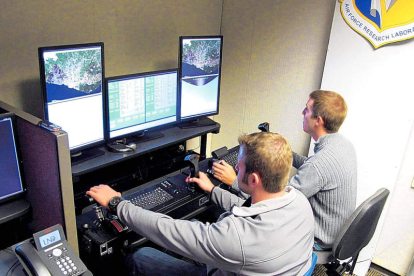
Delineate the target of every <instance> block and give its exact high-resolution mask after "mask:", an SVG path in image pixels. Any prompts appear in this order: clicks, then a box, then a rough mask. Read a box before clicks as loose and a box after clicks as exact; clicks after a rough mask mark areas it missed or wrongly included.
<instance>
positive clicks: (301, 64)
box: [212, 0, 335, 154]
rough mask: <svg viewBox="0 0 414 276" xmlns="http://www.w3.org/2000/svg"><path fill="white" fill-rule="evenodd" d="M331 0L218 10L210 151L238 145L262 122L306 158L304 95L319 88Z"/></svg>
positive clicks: (233, 2) (228, 5)
mask: <svg viewBox="0 0 414 276" xmlns="http://www.w3.org/2000/svg"><path fill="white" fill-rule="evenodd" d="M334 4H335V2H334V1H326V0H317V1H302V0H290V1H271V0H270V1H269V0H266V1H265V0H261V1H253V0H250V1H246V0H243V1H240V0H226V1H224V7H223V24H222V34H223V36H224V53H223V68H222V69H223V78H222V82H221V84H222V86H221V88H222V90H221V92H222V93H221V95H220V106H221V109H220V114H219V115H218V116H215V117H214V119H215V120H216V121H218V122H219V123H220V124H221V125H222V129H221V131H220V135H217V136H213V138H212V148H213V149H217V148H219V147H222V146H228V147H232V146H235V145H237V136H238V135H239V134H241V133H243V132H246V133H250V132H256V131H258V129H257V126H258V125H259V124H260V123H262V122H269V123H270V130H271V131H273V132H278V133H280V134H282V135H284V136H285V137H286V138H287V139H289V141H290V143H291V146H292V148H293V149H294V150H295V151H297V152H300V153H302V154H306V153H307V150H308V147H309V135H307V134H306V133H304V132H303V131H302V119H303V116H302V114H301V113H302V110H303V108H304V107H305V104H306V101H307V100H308V95H309V93H310V92H312V91H313V90H315V89H318V88H319V87H320V82H321V79H322V71H323V63H324V60H325V54H326V49H327V43H328V37H329V31H330V28H331V22H332V14H333V8H334Z"/></svg>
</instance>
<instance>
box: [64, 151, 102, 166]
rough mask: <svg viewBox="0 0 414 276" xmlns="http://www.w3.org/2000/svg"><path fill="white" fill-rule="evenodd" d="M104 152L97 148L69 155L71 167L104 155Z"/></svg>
mask: <svg viewBox="0 0 414 276" xmlns="http://www.w3.org/2000/svg"><path fill="white" fill-rule="evenodd" d="M104 154H105V152H104V151H103V150H100V149H98V148H94V149H85V150H82V151H79V152H76V153H73V154H72V153H71V156H70V159H71V161H72V166H73V165H76V164H79V163H82V162H85V161H86V160H90V159H93V158H95V157H98V156H101V155H104Z"/></svg>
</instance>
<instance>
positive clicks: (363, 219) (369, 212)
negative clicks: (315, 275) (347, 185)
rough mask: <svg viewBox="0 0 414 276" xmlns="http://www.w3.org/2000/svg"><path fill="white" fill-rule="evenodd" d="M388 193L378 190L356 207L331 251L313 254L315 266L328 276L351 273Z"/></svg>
mask: <svg viewBox="0 0 414 276" xmlns="http://www.w3.org/2000/svg"><path fill="white" fill-rule="evenodd" d="M389 193H390V192H389V191H388V190H387V189H385V188H382V189H379V190H378V191H377V192H376V193H375V194H374V195H372V196H371V197H369V198H368V199H366V200H365V201H364V202H363V203H362V204H361V205H359V206H358V208H357V209H356V210H355V211H354V212H353V213H352V215H351V217H350V218H349V219H348V221H347V222H346V223H345V224H344V225H343V226H342V228H341V230H340V232H339V234H338V236H337V238H336V239H335V242H334V245H333V247H332V249H331V251H314V253H316V255H318V260H317V264H323V265H324V266H325V267H326V268H327V271H326V274H327V275H328V276H338V275H343V274H344V273H345V272H349V274H352V273H353V271H354V268H355V264H356V261H357V258H358V255H359V252H360V251H361V250H362V248H364V247H365V246H366V245H367V244H368V243H369V241H370V240H371V238H372V236H373V235H374V232H375V229H376V228H377V224H378V220H379V218H380V216H381V213H382V209H383V208H384V205H385V202H386V201H387V197H388V195H389ZM348 259H349V260H348ZM340 260H346V261H344V262H342V263H341V261H340Z"/></svg>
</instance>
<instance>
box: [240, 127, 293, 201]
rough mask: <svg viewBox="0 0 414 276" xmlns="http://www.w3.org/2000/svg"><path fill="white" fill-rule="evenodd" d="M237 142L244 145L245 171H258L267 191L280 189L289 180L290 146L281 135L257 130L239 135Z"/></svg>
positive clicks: (247, 172)
mask: <svg viewBox="0 0 414 276" xmlns="http://www.w3.org/2000/svg"><path fill="white" fill-rule="evenodd" d="M238 140H239V144H240V146H241V147H244V148H243V150H244V156H245V165H246V173H245V178H244V179H243V182H247V177H248V175H249V174H252V173H254V172H256V173H258V174H259V176H260V178H261V180H262V183H263V188H264V189H265V190H266V191H267V192H269V193H277V192H280V191H282V190H283V189H284V188H285V187H286V184H287V182H288V180H289V172H290V169H291V167H292V160H293V159H292V148H291V147H290V144H289V142H288V141H287V140H286V139H285V138H284V137H283V136H282V135H279V134H276V133H272V132H258V133H253V134H243V135H241V136H239V139H238Z"/></svg>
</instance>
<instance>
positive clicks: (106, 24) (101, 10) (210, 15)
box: [0, 0, 223, 118]
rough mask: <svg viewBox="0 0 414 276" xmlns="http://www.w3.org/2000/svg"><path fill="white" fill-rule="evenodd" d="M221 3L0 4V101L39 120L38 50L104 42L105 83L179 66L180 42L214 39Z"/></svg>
mask: <svg viewBox="0 0 414 276" xmlns="http://www.w3.org/2000/svg"><path fill="white" fill-rule="evenodd" d="M222 4H223V1H222V0H209V1H204V0H191V1H186V0H174V1H170V0H134V1H132V0H122V1H116V2H114V1H108V0H100V1H96V0H74V1H60V0H58V1H47V0H38V1H28V0H21V1H3V3H2V8H1V9H0V33H1V40H0V49H1V51H0V60H1V63H0V100H2V101H4V102H6V103H8V104H10V105H12V106H15V107H17V108H20V109H23V110H24V111H26V112H29V113H31V114H33V115H35V116H37V117H40V118H42V117H43V115H42V101H41V90H40V81H39V64H38V54H37V48H38V47H40V46H54V45H66V44H76V43H87V42H97V41H102V42H104V43H105V67H106V68H105V71H106V73H105V74H106V76H114V75H121V74H131V73H138V72H146V71H152V70H161V69H169V68H176V67H177V66H178V37H179V36H180V35H212V34H219V33H220V24H221V14H222Z"/></svg>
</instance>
